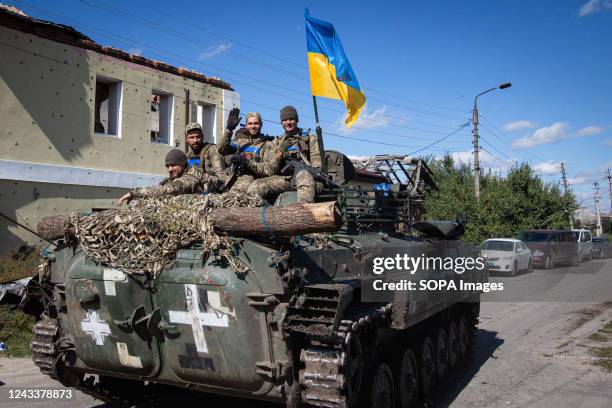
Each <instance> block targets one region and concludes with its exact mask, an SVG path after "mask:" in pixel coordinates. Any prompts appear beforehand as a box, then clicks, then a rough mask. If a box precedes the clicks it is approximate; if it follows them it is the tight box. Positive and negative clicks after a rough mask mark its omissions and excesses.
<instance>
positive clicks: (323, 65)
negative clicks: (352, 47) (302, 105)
mask: <svg viewBox="0 0 612 408" xmlns="http://www.w3.org/2000/svg"><path fill="white" fill-rule="evenodd" d="M305 17H306V44H307V48H308V68H309V71H310V89H311V90H312V94H313V95H315V96H324V97H326V98H332V99H340V100H342V101H343V102H344V104H345V105H346V109H347V111H348V113H347V115H346V119H345V121H344V123H345V125H346V127H350V126H352V125H353V124H354V123H355V122H356V121H357V118H358V117H359V113H360V112H361V110H362V109H363V105H365V100H366V98H365V95H364V94H363V92H361V88H360V87H359V82H357V77H356V76H355V73H354V72H353V68H351V64H350V63H349V61H348V59H347V58H346V54H344V49H343V48H342V43H340V38H339V37H338V34H337V33H336V30H335V29H334V26H333V25H331V24H330V23H327V22H325V21H321V20H317V19H316V18H312V17H310V16H309V15H308V10H306V14H305Z"/></svg>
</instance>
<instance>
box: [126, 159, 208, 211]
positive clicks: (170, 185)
mask: <svg viewBox="0 0 612 408" xmlns="http://www.w3.org/2000/svg"><path fill="white" fill-rule="evenodd" d="M165 162H166V169H167V170H168V177H166V178H165V179H164V180H162V182H161V183H159V185H157V186H152V187H145V188H136V189H134V190H132V191H130V192H129V193H126V194H125V195H123V196H122V197H121V198H120V199H119V200H118V201H117V205H118V206H121V204H123V203H124V202H127V203H129V202H130V201H132V200H133V199H134V198H153V197H163V196H166V195H179V194H200V193H208V192H212V191H214V190H216V188H217V182H216V180H214V179H212V180H211V178H210V177H208V175H206V174H204V172H203V171H202V169H201V168H200V167H199V166H189V165H188V162H187V156H186V155H185V153H183V152H181V151H180V150H178V149H172V150H170V151H169V152H168V154H167V155H166V160H165Z"/></svg>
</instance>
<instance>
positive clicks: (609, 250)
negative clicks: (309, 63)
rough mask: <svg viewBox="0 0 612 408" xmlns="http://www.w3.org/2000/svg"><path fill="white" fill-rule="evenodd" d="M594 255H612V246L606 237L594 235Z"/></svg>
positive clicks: (602, 256)
mask: <svg viewBox="0 0 612 408" xmlns="http://www.w3.org/2000/svg"><path fill="white" fill-rule="evenodd" d="M593 256H597V257H598V258H604V257H608V256H612V246H611V245H610V241H608V238H606V237H593Z"/></svg>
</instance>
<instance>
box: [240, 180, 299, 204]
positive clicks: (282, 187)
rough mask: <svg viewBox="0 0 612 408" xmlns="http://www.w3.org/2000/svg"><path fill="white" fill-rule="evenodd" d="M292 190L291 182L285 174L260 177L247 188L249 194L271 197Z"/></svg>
mask: <svg viewBox="0 0 612 408" xmlns="http://www.w3.org/2000/svg"><path fill="white" fill-rule="evenodd" d="M289 190H291V183H290V182H289V180H287V178H286V177H283V176H270V177H263V178H259V179H257V180H255V181H253V182H252V183H251V185H250V186H249V188H247V194H250V195H255V196H258V197H261V198H264V199H266V198H270V197H273V196H277V195H279V194H280V193H283V192H285V191H289Z"/></svg>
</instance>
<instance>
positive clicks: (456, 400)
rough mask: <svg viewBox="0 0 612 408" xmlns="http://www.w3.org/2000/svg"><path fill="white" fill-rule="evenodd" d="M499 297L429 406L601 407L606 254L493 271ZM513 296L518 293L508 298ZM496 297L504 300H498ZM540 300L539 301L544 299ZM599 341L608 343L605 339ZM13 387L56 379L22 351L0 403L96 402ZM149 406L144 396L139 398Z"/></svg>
mask: <svg viewBox="0 0 612 408" xmlns="http://www.w3.org/2000/svg"><path fill="white" fill-rule="evenodd" d="M492 280H494V281H498V282H504V284H505V286H506V287H507V288H508V292H507V293H506V295H505V297H499V296H498V297H490V298H489V300H492V301H487V302H484V303H482V307H481V319H480V320H481V324H480V325H479V330H478V335H477V339H476V348H475V356H474V359H473V361H472V363H471V364H470V366H469V367H467V368H466V369H465V370H464V371H463V372H462V373H459V374H457V375H456V376H455V378H453V379H452V380H451V381H449V383H448V384H447V385H446V386H445V387H443V388H442V390H440V392H439V393H438V397H437V398H436V401H435V404H434V405H435V406H436V407H452V408H463V407H512V406H514V407H525V406H529V407H542V408H543V407H547V408H548V407H582V408H599V407H602V408H603V407H606V408H607V407H609V406H610V401H612V374H609V373H605V372H604V371H602V370H601V369H600V368H598V367H595V366H593V365H592V364H591V363H592V361H593V357H592V356H591V355H590V353H589V349H588V346H591V345H598V346H601V345H602V343H593V342H592V341H590V340H588V339H587V337H588V336H589V335H590V334H591V333H593V332H594V331H596V330H597V329H598V328H599V327H601V326H602V325H603V324H604V323H605V322H608V321H612V303H605V302H606V301H610V302H612V259H608V260H603V261H602V260H595V261H592V262H586V263H584V264H581V265H580V266H578V267H565V268H557V269H553V270H535V271H534V272H533V273H530V274H524V275H519V276H517V277H514V278H511V277H494V278H492ZM517 299H520V300H521V301H520V302H518V301H515V300H517ZM499 300H505V301H504V302H501V301H499ZM545 301H547V302H545ZM607 345H611V344H610V342H609V343H608V344H607ZM14 387H57V385H56V384H55V383H54V382H53V381H52V380H50V379H49V378H48V377H46V376H44V375H42V374H40V372H39V371H38V369H37V368H36V367H35V366H34V365H33V364H32V363H31V361H30V360H29V359H0V406H2V407H5V406H7V407H12V406H15V407H20V406H23V407H25V406H28V407H38V406H40V407H68V406H70V407H79V408H81V407H82V408H85V407H104V406H106V405H105V404H102V403H100V402H98V401H95V400H93V399H92V398H90V397H89V396H87V395H84V394H81V393H76V394H77V395H76V399H74V400H72V401H70V402H66V401H57V402H53V403H49V402H39V403H33V402H32V401H28V402H23V403H19V402H15V401H9V400H8V392H9V390H10V389H11V388H14ZM160 393H161V395H160V396H159V398H158V400H157V403H156V404H155V405H156V406H160V407H161V406H168V405H169V404H174V405H176V404H177V403H179V404H183V405H184V406H192V405H196V404H198V405H206V406H207V407H223V406H232V407H238V408H241V407H244V408H246V407H257V408H273V407H278V405H274V404H269V403H263V402H246V401H243V400H237V399H232V398H224V397H217V396H211V395H205V394H198V393H190V392H186V391H182V390H178V391H177V390H174V389H165V390H162V391H161V392H160ZM147 406H150V404H147Z"/></svg>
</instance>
